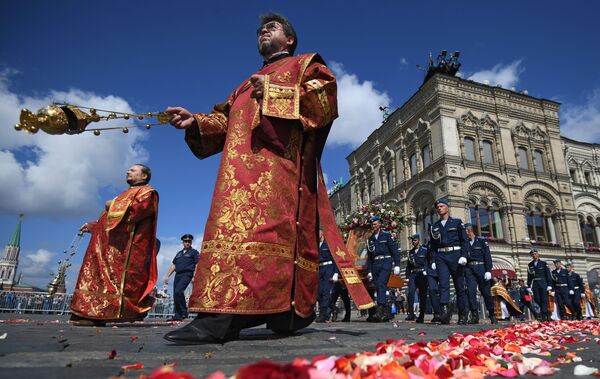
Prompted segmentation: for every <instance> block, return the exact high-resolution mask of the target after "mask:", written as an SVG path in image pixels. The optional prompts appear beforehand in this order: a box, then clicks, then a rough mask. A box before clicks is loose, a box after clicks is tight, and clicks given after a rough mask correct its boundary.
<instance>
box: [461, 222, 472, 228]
mask: <svg viewBox="0 0 600 379" xmlns="http://www.w3.org/2000/svg"><path fill="white" fill-rule="evenodd" d="M463 226H464V228H465V229H467V228H471V229H473V224H471V223H470V222H467V223H466V224H464V225H463Z"/></svg>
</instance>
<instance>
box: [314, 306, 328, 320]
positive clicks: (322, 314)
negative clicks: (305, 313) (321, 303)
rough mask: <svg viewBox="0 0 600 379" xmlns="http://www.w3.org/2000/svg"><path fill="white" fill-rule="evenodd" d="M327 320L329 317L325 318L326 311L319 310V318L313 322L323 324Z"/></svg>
mask: <svg viewBox="0 0 600 379" xmlns="http://www.w3.org/2000/svg"><path fill="white" fill-rule="evenodd" d="M327 319H329V317H327V311H326V310H325V309H321V310H319V317H317V318H316V319H315V322H325V321H327Z"/></svg>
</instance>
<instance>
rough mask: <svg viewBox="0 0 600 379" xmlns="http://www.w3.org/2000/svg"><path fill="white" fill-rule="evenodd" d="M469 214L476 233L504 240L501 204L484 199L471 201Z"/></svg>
mask: <svg viewBox="0 0 600 379" xmlns="http://www.w3.org/2000/svg"><path fill="white" fill-rule="evenodd" d="M469 216H470V219H471V224H473V227H474V231H475V234H477V235H478V236H481V237H485V238H488V239H496V240H504V231H503V228H502V225H503V216H502V212H500V207H499V204H498V203H496V202H492V203H491V204H490V203H489V202H488V201H487V200H485V199H483V200H481V201H480V202H479V203H475V202H474V201H471V204H470V205H469Z"/></svg>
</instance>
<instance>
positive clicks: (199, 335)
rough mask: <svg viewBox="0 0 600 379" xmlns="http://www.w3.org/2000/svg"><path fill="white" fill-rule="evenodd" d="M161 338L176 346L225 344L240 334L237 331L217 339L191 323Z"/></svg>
mask: <svg viewBox="0 0 600 379" xmlns="http://www.w3.org/2000/svg"><path fill="white" fill-rule="evenodd" d="M163 338H164V339H166V340H167V341H169V342H173V343H175V344H178V345H205V344H217V343H219V344H224V343H225V342H228V341H234V340H237V339H239V338H240V333H239V331H238V332H228V333H227V334H226V335H225V337H223V338H217V337H214V336H212V335H209V334H207V333H206V332H205V331H204V330H202V329H200V328H197V327H195V326H194V322H193V321H192V322H190V323H189V324H187V325H186V326H184V327H181V328H179V329H177V330H173V331H171V332H169V333H167V334H165V335H164V337H163Z"/></svg>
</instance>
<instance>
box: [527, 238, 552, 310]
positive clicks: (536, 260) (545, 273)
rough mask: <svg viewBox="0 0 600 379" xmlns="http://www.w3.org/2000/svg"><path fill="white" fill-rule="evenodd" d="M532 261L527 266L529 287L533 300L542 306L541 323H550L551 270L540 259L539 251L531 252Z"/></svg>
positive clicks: (532, 250)
mask: <svg viewBox="0 0 600 379" xmlns="http://www.w3.org/2000/svg"><path fill="white" fill-rule="evenodd" d="M529 255H531V258H532V261H531V262H529V264H528V265H527V285H528V286H529V287H531V290H532V291H533V299H534V300H535V302H536V303H538V305H539V306H540V315H539V321H550V313H549V312H548V292H550V291H552V276H551V275H550V268H549V267H548V264H547V263H546V262H545V261H542V260H541V259H540V253H539V252H538V251H537V249H531V250H530V251H529Z"/></svg>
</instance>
